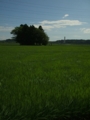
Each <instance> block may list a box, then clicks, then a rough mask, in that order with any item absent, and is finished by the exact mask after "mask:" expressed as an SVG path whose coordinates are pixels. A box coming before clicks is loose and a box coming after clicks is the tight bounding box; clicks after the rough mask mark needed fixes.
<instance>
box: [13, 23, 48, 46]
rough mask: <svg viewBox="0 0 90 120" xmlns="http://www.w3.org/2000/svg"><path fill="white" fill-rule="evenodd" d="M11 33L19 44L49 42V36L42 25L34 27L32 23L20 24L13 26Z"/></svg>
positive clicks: (44, 43)
mask: <svg viewBox="0 0 90 120" xmlns="http://www.w3.org/2000/svg"><path fill="white" fill-rule="evenodd" d="M11 34H13V35H14V36H13V39H14V40H15V41H16V42H18V43H20V44H21V45H47V44H48V42H49V37H48V35H47V34H46V33H45V32H44V29H43V28H42V26H39V27H38V28H36V27H35V26H34V25H30V26H28V25H27V24H24V25H23V24H21V25H20V26H19V27H15V28H14V29H13V30H12V31H11Z"/></svg>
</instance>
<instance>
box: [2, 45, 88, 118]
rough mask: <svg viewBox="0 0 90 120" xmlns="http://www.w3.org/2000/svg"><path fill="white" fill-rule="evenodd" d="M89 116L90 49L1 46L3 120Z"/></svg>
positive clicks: (80, 46) (77, 47)
mask: <svg viewBox="0 0 90 120" xmlns="http://www.w3.org/2000/svg"><path fill="white" fill-rule="evenodd" d="M89 114H90V46H89V45H60V46H59V45H57V46H0V120H88V119H89V117H90V116H89ZM84 118H85V119H84Z"/></svg>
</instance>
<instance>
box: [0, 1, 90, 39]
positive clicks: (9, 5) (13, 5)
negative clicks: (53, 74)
mask: <svg viewBox="0 0 90 120" xmlns="http://www.w3.org/2000/svg"><path fill="white" fill-rule="evenodd" d="M20 24H28V25H35V26H36V27H38V26H39V25H42V27H43V29H44V30H45V32H46V33H47V34H48V36H49V38H50V40H51V41H54V40H60V39H64V36H66V39H90V0H0V40H4V39H8V38H11V37H12V35H11V34H10V32H11V30H12V29H14V27H16V26H19V25H20Z"/></svg>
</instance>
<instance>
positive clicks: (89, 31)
mask: <svg viewBox="0 0 90 120" xmlns="http://www.w3.org/2000/svg"><path fill="white" fill-rule="evenodd" d="M81 31H82V32H83V33H85V34H90V28H82V29H81Z"/></svg>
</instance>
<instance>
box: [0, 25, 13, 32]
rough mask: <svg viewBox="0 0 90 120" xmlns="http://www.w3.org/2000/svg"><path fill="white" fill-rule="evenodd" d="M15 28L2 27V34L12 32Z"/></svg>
mask: <svg viewBox="0 0 90 120" xmlns="http://www.w3.org/2000/svg"><path fill="white" fill-rule="evenodd" d="M12 29H14V27H7V26H0V32H10V31H11V30H12Z"/></svg>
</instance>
